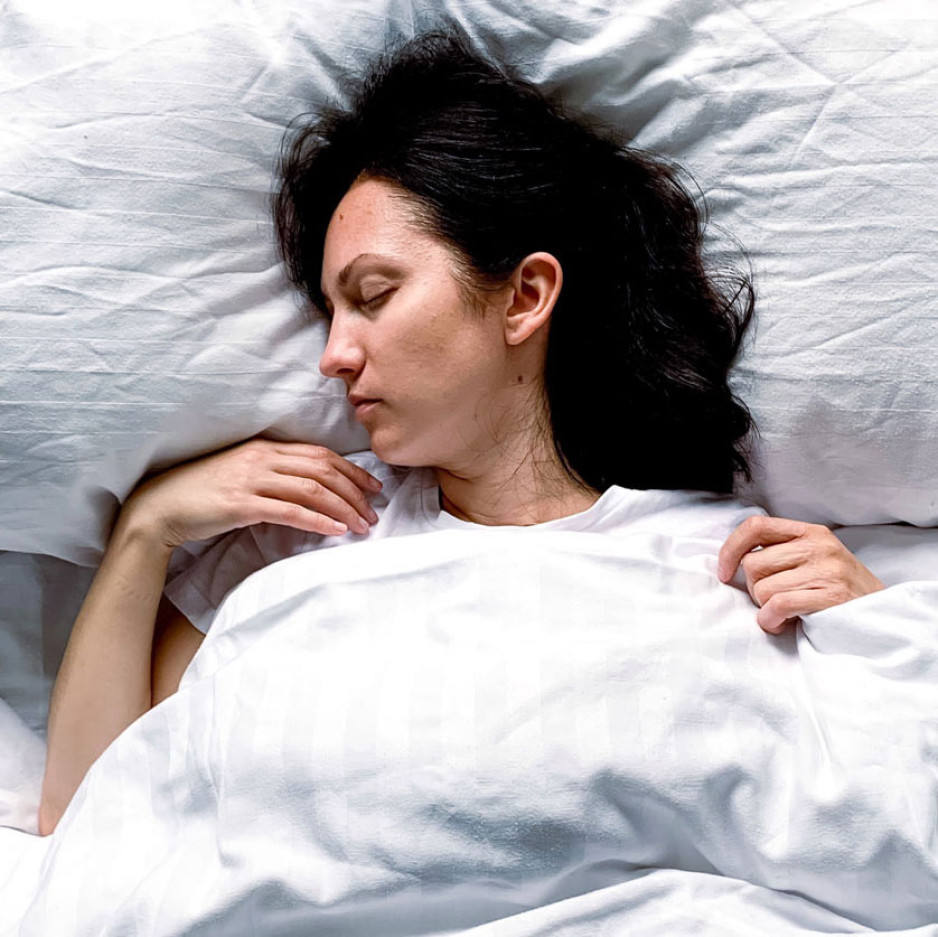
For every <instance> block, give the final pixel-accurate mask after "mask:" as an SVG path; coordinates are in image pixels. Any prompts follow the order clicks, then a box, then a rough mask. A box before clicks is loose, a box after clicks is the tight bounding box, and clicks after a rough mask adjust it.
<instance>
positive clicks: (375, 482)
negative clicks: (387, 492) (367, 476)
mask: <svg viewBox="0 0 938 937" xmlns="http://www.w3.org/2000/svg"><path fill="white" fill-rule="evenodd" d="M369 484H370V485H371V487H372V488H374V490H375V491H380V490H381V489H382V488H383V487H384V485H382V483H381V482H379V481H378V479H377V478H372V479H371V480H370V481H369Z"/></svg>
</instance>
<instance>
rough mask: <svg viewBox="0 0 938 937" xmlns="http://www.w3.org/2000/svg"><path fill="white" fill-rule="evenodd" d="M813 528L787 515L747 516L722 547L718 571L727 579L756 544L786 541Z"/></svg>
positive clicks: (767, 544)
mask: <svg viewBox="0 0 938 937" xmlns="http://www.w3.org/2000/svg"><path fill="white" fill-rule="evenodd" d="M809 527H810V525H809V524H806V523H805V522H803V521H792V520H788V519H786V518H784V517H767V516H765V515H763V514H754V515H751V516H749V517H747V518H746V519H745V520H744V521H743V522H742V523H741V524H740V525H739V526H738V527H737V528H736V530H734V531H733V532H732V533H731V534H730V535H729V537H727V538H726V542H725V543H724V544H723V546H722V547H721V548H720V552H719V555H718V557H717V571H718V575H719V577H720V579H721V580H722V581H723V582H729V580H730V579H732V578H733V576H735V575H736V570H737V569H738V568H739V563H740V560H741V559H742V558H743V557H744V556H745V555H746V554H747V553H749V551H750V550H752V549H753V548H754V547H758V546H761V547H767V546H770V545H771V544H774V543H784V542H786V541H788V540H794V539H795V538H796V537H800V536H802V535H803V534H805V533H806V532H807V530H808V528H809Z"/></svg>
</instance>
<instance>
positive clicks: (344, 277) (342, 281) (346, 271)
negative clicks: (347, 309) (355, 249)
mask: <svg viewBox="0 0 938 937" xmlns="http://www.w3.org/2000/svg"><path fill="white" fill-rule="evenodd" d="M370 259H374V260H383V261H385V262H386V263H388V264H393V263H394V261H393V260H392V258H390V257H388V256H386V255H385V254H372V253H364V254H359V255H358V256H357V257H353V258H352V259H351V260H350V261H349V262H348V263H347V264H346V265H345V266H344V267H343V268H342V269H341V270H340V271H339V275H338V276H337V277H336V283H337V284H338V286H339V289H344V288H345V287H346V286H347V285H348V281H349V278H350V277H351V275H352V271H353V270H354V269H355V267H356V266H357V264H358V262H359V261H360V260H370ZM319 289H320V290H321V292H322V295H323V296H324V297H325V298H326V299H327V300H330V297H329V293H328V292H327V291H326V289H325V287H323V286H322V285H321V284H320V287H319ZM330 302H331V300H330Z"/></svg>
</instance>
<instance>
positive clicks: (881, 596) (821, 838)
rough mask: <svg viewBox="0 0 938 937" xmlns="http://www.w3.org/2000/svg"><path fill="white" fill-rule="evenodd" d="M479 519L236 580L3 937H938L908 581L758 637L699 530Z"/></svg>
mask: <svg viewBox="0 0 938 937" xmlns="http://www.w3.org/2000/svg"><path fill="white" fill-rule="evenodd" d="M503 534H504V530H502V529H499V528H483V527H480V528H479V529H478V530H472V531H466V530H460V531H444V532H435V533H432V534H419V535H415V536H411V537H399V538H388V539H385V540H378V541H374V542H367V541H366V542H362V543H358V544H353V545H349V546H347V547H345V548H343V549H336V550H324V551H319V552H316V553H304V554H299V555H297V556H294V557H291V558H289V559H286V560H283V561H281V562H278V563H275V564H273V565H271V566H268V567H265V568H264V569H262V570H260V571H259V572H257V573H255V574H254V575H252V576H251V577H249V578H248V579H247V580H246V581H245V582H244V583H243V584H242V585H241V586H240V587H239V588H237V589H235V590H234V591H233V592H231V593H230V594H229V596H228V598H227V599H226V601H225V602H224V604H223V605H222V607H221V609H220V611H219V613H218V617H217V618H216V620H215V622H214V624H213V626H212V629H211V631H210V632H209V634H208V636H207V638H206V640H205V642H204V644H203V645H202V647H201V649H200V650H199V652H198V654H197V655H196V657H195V659H194V661H193V663H192V665H191V666H190V668H189V670H188V671H187V672H186V674H185V676H184V678H183V681H182V684H181V686H180V689H179V692H178V693H177V694H176V695H174V696H172V697H170V698H169V699H168V700H166V701H165V702H164V703H162V704H161V705H159V706H157V707H156V708H155V709H153V710H152V711H151V712H149V713H148V714H146V715H145V716H144V717H142V718H141V719H140V720H138V721H137V722H136V723H134V724H133V725H132V726H130V727H129V728H128V729H127V730H126V731H125V732H124V733H123V734H122V735H121V736H120V737H119V738H118V739H116V740H115V742H114V743H113V744H112V745H111V746H110V747H109V748H108V749H107V751H105V753H104V754H103V755H102V756H101V758H100V759H99V760H98V761H97V762H96V763H95V765H94V766H93V767H92V769H91V770H90V772H89V774H88V776H87V777H86V779H85V782H84V784H83V785H82V787H81V788H80V789H79V791H78V793H77V794H76V796H75V799H74V800H73V802H72V804H71V805H70V807H69V809H68V811H67V813H66V814H65V816H64V818H63V819H62V821H61V823H60V825H59V827H58V829H57V830H56V833H55V834H54V835H53V836H51V837H48V838H46V839H40V838H37V837H33V836H30V835H28V834H26V833H22V832H20V831H16V830H12V829H0V934H3V935H12V934H22V935H50V934H68V935H74V937H84V935H92V934H94V935H98V934H107V935H108V937H117V935H127V937H131V935H133V937H143V935H161V937H177V935H183V934H212V935H217V934H231V935H249V934H263V935H265V937H274V935H288V934H289V935H294V934H296V935H311V934H315V935H331V934H335V935H363V937H364V935H367V937H392V935H432V934H449V933H466V932H468V933H472V934H478V935H479V937H482V935H485V937H505V935H512V937H515V935H535V934H536V935H578V937H580V935H581V937H596V935H604V934H609V935H616V937H635V935H649V937H650V935H655V937H661V935H685V934H694V935H713V937H717V935H720V937H723V935H727V934H739V935H747V937H749V935H753V934H771V935H773V937H784V935H795V934H797V935H804V934H822V933H823V934H847V933H851V934H852V933H861V932H866V931H867V929H868V928H869V929H874V930H876V931H883V932H888V933H894V934H913V933H914V934H916V935H935V934H938V926H935V922H938V837H936V829H938V827H936V814H938V613H936V609H938V582H924V581H919V582H907V583H903V584H900V585H895V586H891V587H889V588H888V589H886V590H883V591H881V592H878V593H875V594H873V595H870V596H866V597H863V598H861V599H857V600H854V601H852V602H848V603H846V604H844V605H841V606H839V607H835V608H832V609H829V610H826V611H824V612H820V613H817V614H815V615H810V616H806V617H805V618H804V619H803V625H799V626H798V627H797V628H795V629H793V630H790V631H789V632H787V633H786V634H785V635H783V636H772V635H768V634H766V633H764V632H763V631H762V630H761V629H760V628H759V627H758V626H757V624H756V622H755V608H754V606H753V604H752V602H751V600H750V598H749V596H748V594H747V593H745V592H744V591H742V590H741V589H737V588H734V587H732V586H727V585H723V584H721V583H720V582H719V581H718V580H717V579H716V576H715V549H714V542H713V540H711V539H703V538H701V539H693V538H688V537H683V538H682V537H671V536H668V535H666V534H663V533H662V534H654V533H649V532H636V533H635V534H634V535H631V536H625V537H623V538H622V539H612V538H607V537H597V536H596V535H592V534H589V533H583V532H578V531H540V532H539V531H534V530H529V531H527V532H526V536H525V537H524V545H525V548H524V550H523V551H522V550H519V549H518V540H517V539H511V538H506V537H504V536H503ZM430 538H433V539H432V540H431V539H430ZM428 548H430V552H431V553H432V557H433V559H432V560H431V561H429V562H428V560H427V555H428ZM428 587H429V588H428ZM273 596H278V597H281V598H280V599H279V600H275V601H273V604H271V603H272V599H271V597H273ZM428 596H429V598H428Z"/></svg>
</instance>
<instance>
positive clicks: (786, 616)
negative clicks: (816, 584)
mask: <svg viewBox="0 0 938 937" xmlns="http://www.w3.org/2000/svg"><path fill="white" fill-rule="evenodd" d="M825 607H826V606H825V596H824V590H823V589H799V590H797V591H795V592H776V593H775V595H773V596H772V597H771V598H770V599H769V600H768V602H766V603H765V605H763V606H762V608H760V609H759V613H758V614H757V615H756V621H757V622H758V623H759V627H760V628H762V630H763V631H767V632H768V633H769V634H781V633H782V632H783V631H784V630H785V628H786V627H787V626H788V625H790V624H795V623H797V620H798V616H799V615H809V614H810V613H811V612H819V611H820V610H821V609H822V608H825Z"/></svg>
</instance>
